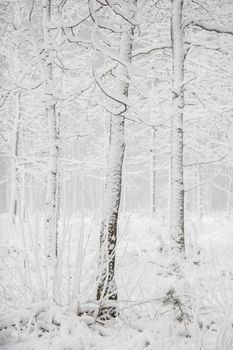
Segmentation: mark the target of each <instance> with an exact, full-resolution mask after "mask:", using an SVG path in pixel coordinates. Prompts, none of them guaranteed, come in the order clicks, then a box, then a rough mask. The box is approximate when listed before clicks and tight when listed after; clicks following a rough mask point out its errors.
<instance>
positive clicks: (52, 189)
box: [43, 0, 59, 297]
mask: <svg viewBox="0 0 233 350" xmlns="http://www.w3.org/2000/svg"><path fill="white" fill-rule="evenodd" d="M51 2H52V0H44V1H43V31H44V45H45V50H46V52H47V62H46V73H45V93H46V95H47V97H48V102H47V105H46V115H47V119H48V128H49V171H48V177H47V199H46V225H47V227H46V232H47V235H48V237H47V238H48V246H47V250H48V252H47V254H48V257H49V259H50V265H52V272H51V273H52V276H51V278H52V280H53V287H52V288H53V297H54V296H55V294H56V293H55V288H56V287H55V284H56V265H57V253H58V252H57V238H58V237H57V235H58V203H59V198H58V188H59V186H58V146H57V139H58V137H57V133H58V130H57V129H58V126H57V115H56V108H55V102H56V101H55V96H54V81H53V64H52V59H53V57H52V56H53V55H52V50H51V45H52V37H51V33H50V30H49V29H48V25H49V23H50V20H51Z"/></svg>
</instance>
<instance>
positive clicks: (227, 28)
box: [183, 19, 233, 35]
mask: <svg viewBox="0 0 233 350" xmlns="http://www.w3.org/2000/svg"><path fill="white" fill-rule="evenodd" d="M190 25H193V26H196V27H199V28H201V29H204V30H206V31H209V32H215V33H220V34H231V35H233V26H231V25H228V24H225V25H224V24H217V23H208V22H206V21H203V20H200V21H198V20H196V19H191V20H188V21H187V22H185V23H184V25H183V30H184V29H185V28H187V27H188V26H190Z"/></svg>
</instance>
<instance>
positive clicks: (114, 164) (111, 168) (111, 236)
mask: <svg viewBox="0 0 233 350" xmlns="http://www.w3.org/2000/svg"><path fill="white" fill-rule="evenodd" d="M135 3H136V2H135ZM133 30H134V27H133V26H132V28H131V30H130V31H129V32H124V33H122V34H121V42H120V50H119V57H120V59H121V60H122V61H123V62H130V61H131V53H132V36H133ZM128 79H129V74H128V70H127V67H126V66H125V65H122V64H119V66H118V71H117V91H118V93H119V94H120V95H122V96H126V97H127V96H128V90H129V83H128V82H127V81H128ZM124 124H125V118H124V116H123V115H117V116H112V117H111V124H110V140H109V158H108V168H107V174H106V180H105V191H104V203H103V219H102V224H101V232H100V254H99V275H98V286H97V300H102V299H103V298H104V299H105V300H108V301H110V300H111V301H116V300H117V286H116V282H115V257H116V243H117V224H118V213H119V206H120V198H121V185H122V165H123V159H124V150H125V142H124ZM116 313H117V311H116V306H115V305H109V306H102V307H101V306H100V311H99V315H103V314H108V315H109V316H111V317H115V316H116Z"/></svg>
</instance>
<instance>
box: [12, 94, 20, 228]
mask: <svg viewBox="0 0 233 350" xmlns="http://www.w3.org/2000/svg"><path fill="white" fill-rule="evenodd" d="M19 129H20V94H16V96H15V119H14V130H13V133H14V134H13V155H12V181H11V216H12V221H13V223H15V219H16V215H17V209H18V181H19V174H18V172H19V169H18V153H19Z"/></svg>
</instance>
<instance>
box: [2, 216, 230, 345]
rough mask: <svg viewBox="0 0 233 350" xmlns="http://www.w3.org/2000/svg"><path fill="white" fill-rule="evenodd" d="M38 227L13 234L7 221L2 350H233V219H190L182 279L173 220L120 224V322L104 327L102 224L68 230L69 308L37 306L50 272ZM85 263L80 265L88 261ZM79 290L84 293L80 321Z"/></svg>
mask: <svg viewBox="0 0 233 350" xmlns="http://www.w3.org/2000/svg"><path fill="white" fill-rule="evenodd" d="M38 222H39V220H36V219H34V221H33V222H32V223H31V224H30V225H26V224H23V223H20V222H19V223H17V225H16V227H15V228H13V227H12V225H11V224H10V223H9V219H8V217H7V216H6V215H2V216H1V217H0V237H1V238H0V304H1V309H0V310H1V315H0V349H1V350H49V349H52V350H88V349H93V350H100V349H101V350H105V349H106V350H122V349H123V350H142V349H144V348H146V349H147V350H155V349H156V350H232V349H233V235H232V231H233V229H232V228H233V220H230V219H229V218H225V217H222V216H220V215H213V216H212V217H207V218H204V219H203V222H202V223H199V224H197V222H196V219H195V218H192V216H190V217H189V218H188V219H187V227H186V245H187V246H186V249H187V256H188V257H187V260H186V261H185V262H182V263H181V270H180V271H179V272H177V273H176V272H175V273H174V270H172V268H171V261H170V259H169V255H168V247H167V244H166V242H168V230H167V227H166V225H165V218H164V217H163V216H162V215H161V216H159V218H158V219H154V220H152V219H151V218H149V217H147V216H146V215H136V214H131V215H130V214H128V215H125V216H124V217H123V218H121V223H120V226H121V228H120V238H119V241H118V251H117V284H118V288H119V304H118V308H119V311H120V316H119V317H118V318H116V319H114V320H110V321H106V322H99V321H98V320H96V319H95V317H94V313H92V314H91V313H90V312H88V311H90V310H92V308H93V303H92V302H91V301H92V300H94V299H93V298H94V291H95V287H94V284H93V281H95V273H96V257H97V248H98V224H97V223H98V219H97V218H86V220H85V225H83V226H82V223H81V220H80V219H79V218H76V219H72V220H70V221H69V223H67V224H64V225H63V226H62V232H63V233H64V237H63V239H62V242H60V246H62V247H63V250H64V254H63V256H62V257H61V261H60V269H61V271H60V273H61V277H60V281H63V282H61V285H60V289H59V290H60V294H59V297H60V300H61V303H63V305H64V304H66V305H67V306H58V305H56V304H54V303H50V302H48V301H44V302H42V301H40V300H39V299H40V298H39V295H40V291H41V287H42V284H43V276H42V277H41V276H39V275H40V273H41V272H43V266H44V265H43V259H42V258H41V257H40V254H42V252H41V251H40V247H41V246H42V244H41V240H42V236H43V235H42V233H41V232H42V229H41V227H40V224H39V223H38ZM81 231H82V232H83V234H84V242H83V255H84V258H83V260H82V264H81V265H82V274H81V276H82V278H81V282H79V281H77V280H76V282H74V281H73V280H72V277H70V276H72V275H73V274H74V273H75V271H76V273H77V271H80V270H79V269H78V270H77V269H76V270H74V266H75V261H76V260H75V256H76V253H77V250H78V246H79V247H80V244H79V245H78V244H77V237H78V236H80V232H81ZM80 242H81V241H80V240H79V243H80ZM35 247H39V248H37V249H35ZM78 251H80V250H78ZM25 252H27V253H26V254H25ZM77 262H78V265H79V266H80V260H78V261H76V263H77ZM38 266H40V267H41V269H38ZM29 270H30V271H29ZM72 283H73V284H74V285H75V286H77V285H79V286H80V294H79V300H80V307H81V309H82V314H81V315H80V316H77V314H76V310H77V309H76V307H75V306H76V304H75V303H74V298H72V290H73V289H72V288H73V287H72ZM75 283H76V284H75ZM67 295H68V296H67ZM94 306H95V305H94ZM85 311H86V313H85ZM92 311H93V310H92Z"/></svg>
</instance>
